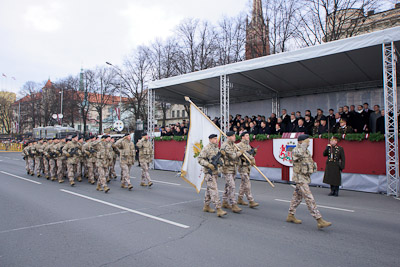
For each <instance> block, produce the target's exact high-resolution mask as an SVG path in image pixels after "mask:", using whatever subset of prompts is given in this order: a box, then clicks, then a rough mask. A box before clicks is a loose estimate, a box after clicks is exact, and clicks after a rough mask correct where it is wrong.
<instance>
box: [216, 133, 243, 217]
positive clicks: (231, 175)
mask: <svg viewBox="0 0 400 267" xmlns="http://www.w3.org/2000/svg"><path fill="white" fill-rule="evenodd" d="M226 135H227V136H228V138H227V139H226V141H225V142H224V143H223V144H222V146H221V154H222V155H223V157H224V166H222V174H223V175H224V177H225V192H224V194H223V195H222V207H223V208H226V209H231V210H232V211H233V212H235V213H239V212H240V211H241V210H242V209H241V208H239V206H238V205H237V202H236V198H235V176H236V167H237V165H238V163H239V159H240V156H241V155H243V153H244V150H240V151H237V149H236V148H235V140H236V135H235V133H234V132H233V131H229V132H227V133H226Z"/></svg>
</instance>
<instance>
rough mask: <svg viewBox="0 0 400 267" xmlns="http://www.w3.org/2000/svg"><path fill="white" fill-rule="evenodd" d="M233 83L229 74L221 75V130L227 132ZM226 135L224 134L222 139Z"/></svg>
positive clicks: (223, 138)
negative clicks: (230, 81) (230, 90)
mask: <svg viewBox="0 0 400 267" xmlns="http://www.w3.org/2000/svg"><path fill="white" fill-rule="evenodd" d="M230 87H231V85H230V83H229V76H227V75H225V74H224V75H221V76H220V101H221V102H220V108H221V116H220V118H221V130H222V131H223V132H224V133H226V132H228V131H229V89H230ZM224 140H225V137H224V136H222V141H224Z"/></svg>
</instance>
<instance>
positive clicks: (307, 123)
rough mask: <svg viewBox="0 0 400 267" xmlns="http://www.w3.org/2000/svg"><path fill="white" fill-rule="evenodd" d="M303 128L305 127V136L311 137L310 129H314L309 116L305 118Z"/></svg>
mask: <svg viewBox="0 0 400 267" xmlns="http://www.w3.org/2000/svg"><path fill="white" fill-rule="evenodd" d="M304 119H305V121H304V126H305V127H306V132H305V133H306V134H308V135H312V128H313V127H314V123H313V122H312V120H311V117H310V115H306V116H305V118H304Z"/></svg>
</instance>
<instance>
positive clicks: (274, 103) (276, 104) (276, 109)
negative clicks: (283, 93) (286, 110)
mask: <svg viewBox="0 0 400 267" xmlns="http://www.w3.org/2000/svg"><path fill="white" fill-rule="evenodd" d="M271 102H272V113H275V114H276V117H277V118H278V117H279V115H280V114H279V110H280V102H279V96H278V94H276V95H275V96H274V97H273V98H272V101H271Z"/></svg>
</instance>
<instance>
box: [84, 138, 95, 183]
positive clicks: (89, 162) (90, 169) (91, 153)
mask: <svg viewBox="0 0 400 267" xmlns="http://www.w3.org/2000/svg"><path fill="white" fill-rule="evenodd" d="M93 143H94V142H93V141H89V142H86V143H85V144H84V145H83V146H82V152H83V154H84V155H86V168H87V175H88V180H89V183H91V184H94V169H95V164H96V152H95V150H94V148H93Z"/></svg>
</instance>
